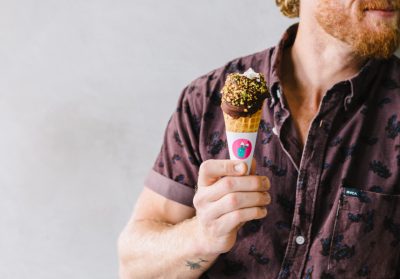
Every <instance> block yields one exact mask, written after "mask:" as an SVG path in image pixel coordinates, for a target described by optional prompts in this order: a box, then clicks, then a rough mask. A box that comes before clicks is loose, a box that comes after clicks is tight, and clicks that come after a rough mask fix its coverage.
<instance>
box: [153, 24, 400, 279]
mask: <svg viewBox="0 0 400 279" xmlns="http://www.w3.org/2000/svg"><path fill="white" fill-rule="evenodd" d="M296 32H297V25H294V26H292V27H290V28H289V29H288V30H287V32H286V33H285V34H284V36H283V38H282V40H281V41H280V43H279V44H278V46H276V47H273V48H270V49H266V50H264V51H261V52H258V53H255V54H252V55H249V56H245V57H242V58H238V59H235V60H233V61H231V62H229V63H228V64H226V65H225V66H223V67H221V68H219V69H216V70H214V71H212V72H210V73H208V74H206V75H204V76H202V77H200V78H198V79H196V80H194V81H193V82H192V83H190V84H189V85H188V86H187V87H186V88H185V89H184V90H183V92H182V95H181V97H180V99H179V103H178V107H177V109H176V112H175V113H174V114H173V116H172V118H171V120H170V121H169V123H168V127H167V129H166V133H165V139H164V143H163V146H162V148H161V151H160V154H159V156H158V158H157V161H156V163H155V165H154V168H153V170H151V172H150V174H149V175H148V177H147V179H146V182H145V185H146V186H147V187H148V188H150V189H152V190H154V191H156V192H157V193H159V194H161V195H163V196H165V197H166V198H168V199H171V200H174V201H176V202H178V203H181V204H185V205H188V206H193V204H192V200H193V196H194V187H195V185H196V181H197V176H198V170H199V166H200V164H201V162H203V161H205V160H208V159H227V158H229V155H228V149H227V143H226V135H225V125H224V120H223V115H222V111H221V108H220V104H221V95H220V91H221V88H222V86H223V84H224V81H225V78H226V76H227V75H228V74H229V73H232V72H243V71H245V70H247V69H248V68H249V67H251V68H253V69H254V70H255V71H256V72H261V73H262V74H264V76H265V78H266V80H267V85H268V88H269V90H270V92H271V95H272V97H271V98H269V99H267V100H266V101H265V103H264V106H263V112H262V120H261V124H260V127H259V131H258V138H257V143H256V147H255V155H254V158H255V160H256V162H257V168H256V173H257V174H259V175H266V176H268V177H269V178H270V181H271V189H270V194H271V197H272V203H271V204H270V205H269V207H268V216H267V217H266V218H264V219H261V220H253V221H250V222H247V223H246V224H245V226H244V227H242V229H241V230H240V231H239V232H238V238H237V242H236V244H235V246H234V247H233V248H232V250H231V251H229V252H228V253H225V254H222V255H220V256H219V257H218V259H217V261H216V262H215V264H213V266H211V267H210V269H209V270H207V271H206V272H205V273H204V274H203V275H202V277H201V278H218V279H221V278H238V279H239V278H240V279H242V278H248V279H250V278H280V279H283V278H307V279H311V278H318V279H319V278H324V279H328V278H330V279H331V278H341V279H343V278H374V279H379V278H382V279H388V278H400V267H399V265H400V171H399V168H400V136H399V134H400V117H399V110H400V59H399V58H397V57H395V56H392V57H391V58H389V59H387V60H381V59H380V60H377V59H371V60H369V61H368V62H367V63H366V64H365V66H364V67H363V68H362V69H361V70H360V72H359V73H358V74H357V75H355V76H354V77H352V78H350V79H348V80H343V81H341V82H339V83H337V84H335V85H334V86H333V87H332V88H330V89H329V90H328V91H327V92H326V93H325V95H324V97H323V99H322V101H321V104H320V107H319V111H318V113H317V115H316V117H315V118H314V119H313V121H312V123H311V125H310V129H309V133H308V137H307V140H306V143H305V145H304V148H303V147H302V146H301V144H300V143H299V138H298V136H297V133H296V130H295V128H294V124H293V121H292V119H291V115H290V111H289V109H288V105H287V103H286V101H285V98H284V94H283V92H282V89H281V88H282V87H281V82H280V76H281V74H280V62H281V61H282V53H283V50H284V48H286V47H289V46H291V45H292V44H293V42H294V38H295V36H296Z"/></svg>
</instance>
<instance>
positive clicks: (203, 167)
mask: <svg viewBox="0 0 400 279" xmlns="http://www.w3.org/2000/svg"><path fill="white" fill-rule="evenodd" d="M212 161H213V160H212V159H210V160H206V161H204V162H203V163H201V165H200V168H199V172H201V173H204V172H207V170H208V169H209V168H210V167H211V166H212V164H213V162H212Z"/></svg>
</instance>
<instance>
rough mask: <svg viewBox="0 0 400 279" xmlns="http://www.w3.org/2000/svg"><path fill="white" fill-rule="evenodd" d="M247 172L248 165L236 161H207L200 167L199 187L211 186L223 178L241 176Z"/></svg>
mask: <svg viewBox="0 0 400 279" xmlns="http://www.w3.org/2000/svg"><path fill="white" fill-rule="evenodd" d="M246 172H247V165H246V164H245V163H244V162H242V161H235V160H207V161H204V162H203V163H202V164H201V165H200V170H199V178H198V182H197V183H198V185H199V186H209V185H212V184H214V183H215V182H216V181H217V180H218V179H219V178H221V177H223V176H228V175H229V176H241V175H244V174H245V173H246Z"/></svg>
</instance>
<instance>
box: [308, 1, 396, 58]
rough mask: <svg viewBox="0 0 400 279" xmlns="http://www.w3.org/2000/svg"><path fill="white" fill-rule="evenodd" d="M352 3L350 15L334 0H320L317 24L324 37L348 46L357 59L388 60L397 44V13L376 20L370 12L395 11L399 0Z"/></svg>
mask: <svg viewBox="0 0 400 279" xmlns="http://www.w3.org/2000/svg"><path fill="white" fill-rule="evenodd" d="M356 4H358V6H357V7H356V8H357V14H356V15H354V14H349V12H350V11H349V10H346V9H344V8H343V7H341V6H339V5H338V4H337V2H336V1H331V0H320V2H319V5H318V8H317V15H316V18H317V21H318V22H319V24H320V25H321V27H322V28H323V29H324V30H325V31H326V32H327V33H328V34H330V35H331V36H333V37H335V38H337V39H339V40H341V41H343V42H345V43H347V44H348V45H350V46H351V47H352V49H353V51H354V53H355V54H356V55H358V56H360V57H366V58H370V57H374V58H388V57H390V56H391V55H392V54H393V53H394V52H395V51H396V49H397V48H398V47H399V45H400V14H399V12H397V14H394V15H393V16H391V18H376V17H375V15H373V14H372V13H373V12H371V10H397V11H398V10H399V9H400V0H395V1H392V2H387V1H385V0H383V1H374V0H373V1H371V0H369V1H368V0H365V1H360V2H358V3H356Z"/></svg>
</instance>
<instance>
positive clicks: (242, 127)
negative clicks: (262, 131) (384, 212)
mask: <svg viewBox="0 0 400 279" xmlns="http://www.w3.org/2000/svg"><path fill="white" fill-rule="evenodd" d="M224 119H225V128H226V130H227V131H229V132H235V133H254V132H257V131H258V127H259V125H260V120H261V109H260V110H258V111H257V112H256V113H254V114H253V115H251V116H250V117H239V118H232V117H231V116H229V115H228V114H226V113H225V112H224Z"/></svg>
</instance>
